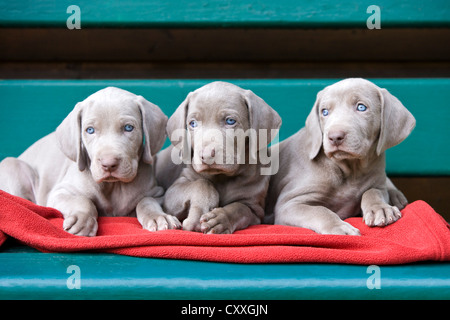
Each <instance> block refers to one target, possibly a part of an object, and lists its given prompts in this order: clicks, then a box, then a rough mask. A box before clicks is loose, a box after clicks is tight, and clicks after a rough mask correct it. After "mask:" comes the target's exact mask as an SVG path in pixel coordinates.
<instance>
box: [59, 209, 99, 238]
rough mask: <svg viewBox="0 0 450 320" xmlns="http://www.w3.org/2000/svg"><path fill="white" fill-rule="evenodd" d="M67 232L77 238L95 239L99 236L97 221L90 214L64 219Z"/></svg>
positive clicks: (78, 214) (80, 214)
mask: <svg viewBox="0 0 450 320" xmlns="http://www.w3.org/2000/svg"><path fill="white" fill-rule="evenodd" d="M63 228H64V230H65V231H67V232H69V233H71V234H74V235H76V236H84V237H94V236H95V235H96V234H97V229H98V224H97V219H96V218H95V217H93V216H92V215H90V214H86V213H75V214H72V215H70V216H68V217H67V218H66V219H64V223H63Z"/></svg>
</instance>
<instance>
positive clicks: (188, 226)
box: [183, 215, 201, 232]
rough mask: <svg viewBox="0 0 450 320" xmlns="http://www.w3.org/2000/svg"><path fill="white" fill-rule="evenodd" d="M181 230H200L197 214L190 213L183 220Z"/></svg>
mask: <svg viewBox="0 0 450 320" xmlns="http://www.w3.org/2000/svg"><path fill="white" fill-rule="evenodd" d="M183 230H186V231H196V232H200V231H201V226H200V221H199V218H198V217H197V216H194V215H190V216H188V217H187V218H186V219H184V221H183Z"/></svg>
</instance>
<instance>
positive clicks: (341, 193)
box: [324, 181, 367, 219]
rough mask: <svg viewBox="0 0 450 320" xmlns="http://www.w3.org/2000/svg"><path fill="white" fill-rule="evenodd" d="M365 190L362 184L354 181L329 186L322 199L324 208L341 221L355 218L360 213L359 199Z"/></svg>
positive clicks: (365, 187)
mask: <svg viewBox="0 0 450 320" xmlns="http://www.w3.org/2000/svg"><path fill="white" fill-rule="evenodd" d="M366 190H367V186H366V185H365V184H364V183H358V182H355V181H346V182H344V183H341V184H338V185H330V186H329V188H328V191H327V192H326V195H325V199H324V200H325V201H326V202H327V205H326V207H328V208H329V209H330V210H332V211H333V212H335V213H336V214H337V215H338V216H339V217H340V218H341V219H346V218H349V217H353V216H357V215H359V214H360V213H361V198H362V195H363V193H364V192H365V191H366Z"/></svg>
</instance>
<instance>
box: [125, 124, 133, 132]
mask: <svg viewBox="0 0 450 320" xmlns="http://www.w3.org/2000/svg"><path fill="white" fill-rule="evenodd" d="M123 130H125V131H126V132H131V131H133V130H134V127H133V126H132V125H131V124H126V125H125V126H124V127H123Z"/></svg>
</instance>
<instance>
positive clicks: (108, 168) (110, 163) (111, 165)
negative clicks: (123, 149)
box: [98, 156, 122, 173]
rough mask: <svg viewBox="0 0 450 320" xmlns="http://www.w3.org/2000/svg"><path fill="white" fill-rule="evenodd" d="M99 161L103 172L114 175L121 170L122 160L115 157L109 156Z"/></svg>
mask: <svg viewBox="0 0 450 320" xmlns="http://www.w3.org/2000/svg"><path fill="white" fill-rule="evenodd" d="M98 161H99V163H100V166H101V168H102V169H103V171H105V172H111V173H112V172H114V171H116V170H117V169H118V168H119V165H120V162H121V161H122V159H120V158H118V157H114V156H107V157H102V158H100V159H98Z"/></svg>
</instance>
